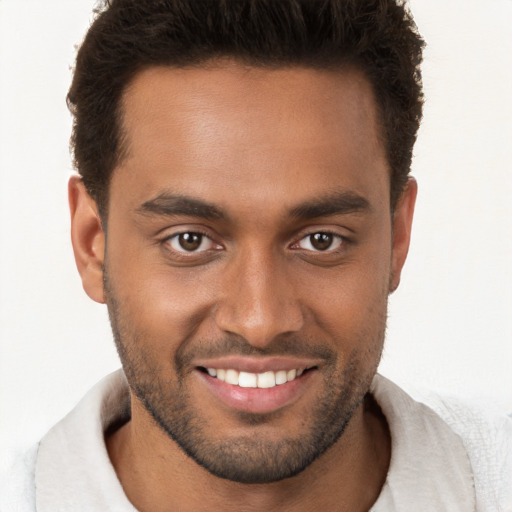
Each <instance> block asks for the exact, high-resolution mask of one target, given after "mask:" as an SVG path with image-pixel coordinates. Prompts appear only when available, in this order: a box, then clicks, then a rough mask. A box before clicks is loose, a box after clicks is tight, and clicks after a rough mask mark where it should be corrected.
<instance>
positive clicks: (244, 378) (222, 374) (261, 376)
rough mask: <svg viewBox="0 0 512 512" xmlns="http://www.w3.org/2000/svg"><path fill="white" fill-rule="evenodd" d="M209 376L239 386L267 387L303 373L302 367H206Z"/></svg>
mask: <svg viewBox="0 0 512 512" xmlns="http://www.w3.org/2000/svg"><path fill="white" fill-rule="evenodd" d="M206 371H207V372H208V375H210V377H215V378H217V379H218V380H221V381H222V382H226V383H227V384H232V385H233V386H239V387H241V388H260V389H269V388H273V387H275V386H280V385H282V384H286V383H287V382H292V381H294V380H295V379H296V378H297V377H300V376H301V375H302V374H303V373H304V368H298V369H292V370H279V371H275V372H274V371H267V372H263V373H250V372H241V371H238V370H234V369H222V368H218V369H217V368H206Z"/></svg>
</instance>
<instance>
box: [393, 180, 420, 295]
mask: <svg viewBox="0 0 512 512" xmlns="http://www.w3.org/2000/svg"><path fill="white" fill-rule="evenodd" d="M417 193H418V184H417V183H416V180H415V179H414V178H412V177H410V178H409V180H408V181H407V185H406V187H405V189H404V191H403V193H402V196H401V197H400V200H399V201H398V204H397V206H396V208H395V213H394V215H393V247H392V256H391V277H390V282H389V293H393V292H394V291H395V290H396V289H397V288H398V285H399V284H400V275H401V273H402V268H403V266H404V263H405V259H406V258H407V253H408V251H409V243H410V241H411V229H412V219H413V216H414V205H415V204H416V195H417Z"/></svg>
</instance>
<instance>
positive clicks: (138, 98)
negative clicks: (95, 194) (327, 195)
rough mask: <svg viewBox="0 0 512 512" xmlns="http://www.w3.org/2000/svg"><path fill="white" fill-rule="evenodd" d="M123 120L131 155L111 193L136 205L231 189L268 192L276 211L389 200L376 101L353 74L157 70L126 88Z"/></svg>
mask: <svg viewBox="0 0 512 512" xmlns="http://www.w3.org/2000/svg"><path fill="white" fill-rule="evenodd" d="M122 111H123V131H124V134H125V136H126V146H127V149H128V151H127V158H126V159H125V160H123V162H122V163H121V165H120V166H119V167H118V168H117V169H116V170H115V171H114V174H113V178H112V187H113V188H114V187H115V186H118V187H119V188H122V189H124V192H123V193H124V194H125V195H126V193H128V195H129V196H130V197H133V199H134V201H139V202H143V201H144V200H145V199H148V198H149V197H150V196H152V195H153V196H154V195H157V194H158V193H160V192H161V191H162V190H163V189H169V190H171V191H172V192H178V193H183V194H187V195H190V194H191V193H193V195H194V196H199V197H205V198H207V199H209V200H210V199H211V196H212V195H215V196H216V197H217V198H222V197H223V194H224V193H227V190H226V185H229V186H230V187H231V188H233V184H234V185H236V189H237V191H238V194H239V195H240V196H244V195H245V196H247V197H252V196H254V195H255V194H256V193H257V191H260V190H261V186H262V183H267V189H268V184H272V186H273V189H274V192H275V194H274V195H273V194H272V191H270V190H266V191H265V194H264V195H265V196H266V198H267V201H272V200H274V201H278V202H280V203H283V195H282V194H283V191H284V190H286V191H287V194H286V197H290V200H291V198H293V197H295V196H296V197H297V199H307V197H304V198H302V197H298V196H301V195H304V196H306V195H307V194H306V192H307V191H309V192H311V193H312V194H315V193H318V194H320V193H322V192H323V191H322V188H323V189H326V188H329V187H331V188H333V189H336V190H337V189H340V188H351V189H354V191H355V192H357V193H359V194H363V195H364V194H366V195H367V194H368V190H364V189H365V188H366V189H367V188H372V187H373V188H376V189H379V190H380V191H381V192H382V193H383V196H386V197H387V195H388V190H389V183H388V182H389V173H388V170H387V163H386V159H385V155H384V149H383V145H382V144H381V142H380V136H379V128H378V122H377V109H376V106H375V101H374V96H373V92H372V89H371V86H370V84H369V82H368V81H367V80H366V79H365V78H364V76H363V75H362V74H361V73H359V72H357V71H354V70H347V71H325V70H313V69H309V68H301V67H289V68H279V69H269V68H258V67H248V66H243V65H241V64H239V63H236V62H229V61H225V62H220V63H212V64H210V65H208V66H204V67H200V68H181V69H176V68H170V67H155V68H150V69H148V70H145V71H143V72H141V73H139V74H138V75H137V76H136V77H135V79H134V80H133V81H132V82H131V83H130V85H129V86H128V87H127V90H126V91H125V94H124V96H123V103H122ZM358 189H359V190H358ZM231 191H232V190H231ZM111 192H112V193H113V192H114V190H112V191H111ZM318 194H317V195H318ZM259 195H260V196H261V194H259ZM286 197H285V199H286Z"/></svg>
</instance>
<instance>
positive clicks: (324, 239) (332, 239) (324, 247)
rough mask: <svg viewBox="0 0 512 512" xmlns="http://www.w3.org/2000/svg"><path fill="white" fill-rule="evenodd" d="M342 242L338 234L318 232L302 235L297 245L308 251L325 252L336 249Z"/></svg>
mask: <svg viewBox="0 0 512 512" xmlns="http://www.w3.org/2000/svg"><path fill="white" fill-rule="evenodd" d="M342 243H343V238H342V237H341V236H339V235H335V234H334V233H325V232H319V233H313V234H312V235H308V236H306V237H304V238H303V239H302V240H301V241H300V242H299V247H300V248H301V249H307V250H308V251H316V252H325V251H332V250H335V249H337V248H338V247H340V246H341V244H342Z"/></svg>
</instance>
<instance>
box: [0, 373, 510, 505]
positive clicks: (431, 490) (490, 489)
mask: <svg viewBox="0 0 512 512" xmlns="http://www.w3.org/2000/svg"><path fill="white" fill-rule="evenodd" d="M371 393H372V395H373V396H374V397H375V399H376V401H377V403H378V404H379V405H380V407H381V409H382V411H383V413H384V415H385V417H386V420H387V422H388V425H389V428H390V432H391V452H392V453H391V462H390V467H389V472H388V475H387V479H386V482H385V484H384V487H383V488H382V491H381V494H380V496H379V498H378V500H377V502H376V503H375V504H374V506H373V507H372V508H371V512H395V511H400V512H401V511H403V512H411V511H419V512H430V511H432V512H442V511H448V512H459V511H460V512H462V511H464V512H474V511H477V512H512V419H510V418H501V419H499V420H496V421H494V422H489V421H484V420H483V419H482V418H481V417H480V416H479V415H478V414H476V413H474V412H472V411H471V410H468V409H467V408H463V407H461V406H459V405H454V404H446V403H444V402H443V401H440V400H439V401H437V403H436V404H434V408H435V409H436V410H437V412H434V410H433V409H431V408H430V407H427V406H426V405H424V404H422V403H419V402H416V401H415V400H413V399H412V398H411V397H410V396H409V395H407V394H406V393H405V392H404V391H403V390H401V389H400V388H399V387H398V386H396V385H395V384H393V383H392V382H390V381H389V380H387V379H385V378H384V377H382V376H380V375H377V376H376V377H375V379H374V382H373V384H372V388H371ZM128 417H129V391H128V385H127V383H126V380H125V377H124V374H123V373H122V371H118V372H115V373H113V374H111V375H109V376H108V377H106V378H105V379H103V380H102V381H101V382H99V383H98V384H97V385H96V386H95V387H94V388H92V389H91V391H89V392H88V393H87V395H86V396H85V397H84V398H83V399H82V400H81V402H80V403H79V404H78V405H77V407H76V408H75V409H73V411H71V412H70V413H69V414H68V415H67V416H66V417H65V418H64V419H63V420H62V421H61V422H59V423H58V424H57V425H56V426H55V427H53V428H52V429H51V430H50V431H49V432H48V434H47V435H46V436H45V437H44V438H43V439H42V440H41V442H40V443H39V444H38V446H36V447H34V448H33V449H32V450H31V451H30V452H28V453H27V455H26V456H25V458H24V459H23V460H19V461H18V463H17V465H16V467H15V468H14V470H13V471H12V472H11V473H10V475H9V478H8V480H7V481H4V485H3V488H2V489H0V512H33V511H35V510H37V512H64V511H65V512H70V511H72V512H92V511H101V512H136V509H135V508H134V507H133V505H132V504H131V503H130V502H129V501H128V499H127V497H126V495H125V494H124V492H123V489H122V486H121V484H120V482H119V480H118V478H117V476H116V473H115V470H114V468H113V466H112V464H111V462H110V459H109V457H108V454H107V450H106V446H105V441H104V433H105V431H106V430H107V428H108V427H109V426H111V425H112V424H116V423H118V422H120V421H125V420H126V419H127V418H128Z"/></svg>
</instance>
